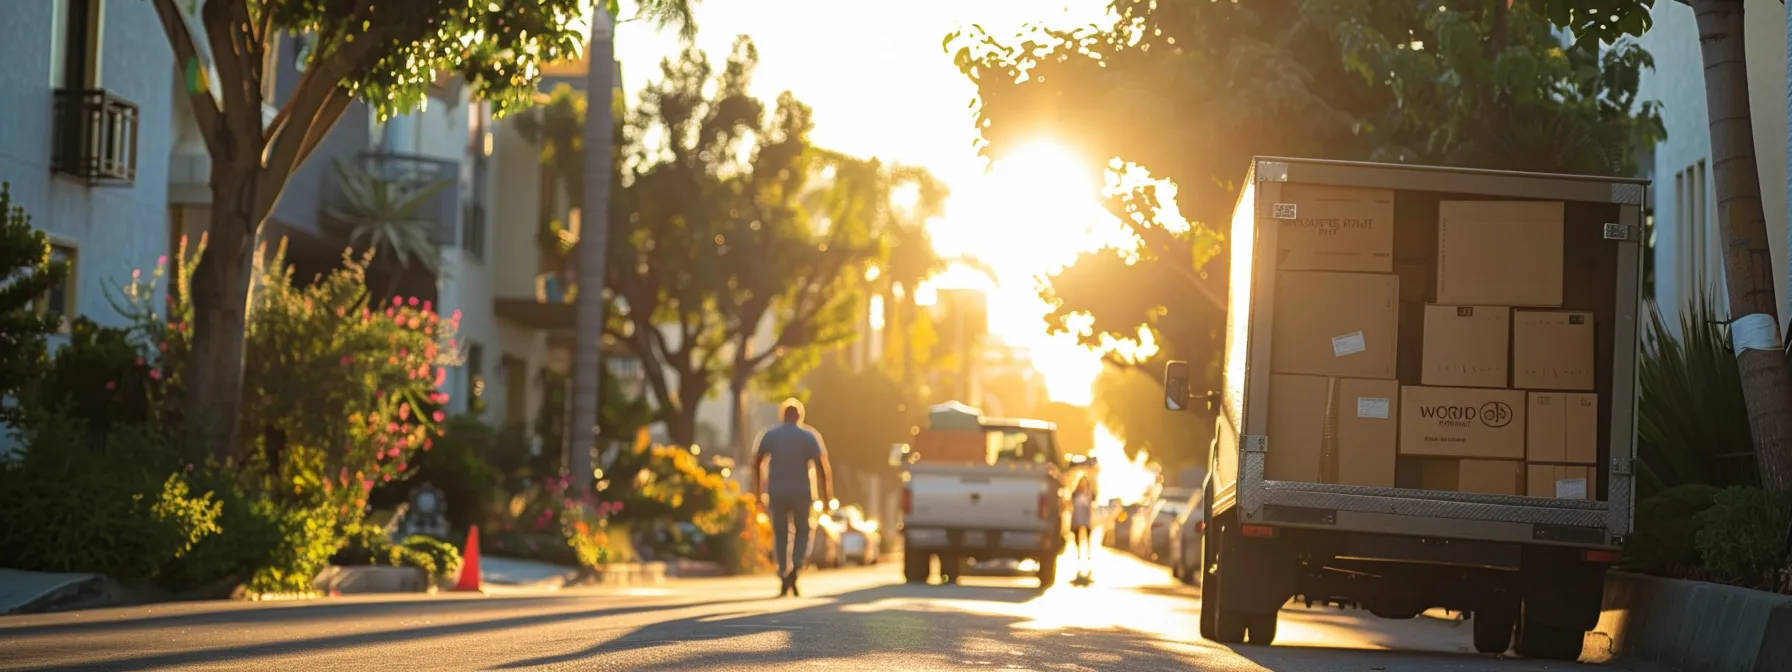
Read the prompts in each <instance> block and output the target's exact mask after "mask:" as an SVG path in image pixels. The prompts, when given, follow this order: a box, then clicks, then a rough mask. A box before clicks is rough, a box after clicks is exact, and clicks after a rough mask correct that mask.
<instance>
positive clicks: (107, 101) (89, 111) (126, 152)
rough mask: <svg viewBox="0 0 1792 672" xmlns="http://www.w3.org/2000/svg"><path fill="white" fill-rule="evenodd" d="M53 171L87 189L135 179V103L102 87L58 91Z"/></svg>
mask: <svg viewBox="0 0 1792 672" xmlns="http://www.w3.org/2000/svg"><path fill="white" fill-rule="evenodd" d="M55 101H56V103H55V105H56V109H55V128H54V131H53V133H54V134H55V138H54V141H53V142H52V143H51V144H52V147H53V149H52V150H51V156H50V166H51V168H52V169H53V170H55V171H56V172H59V173H63V174H66V175H71V176H73V177H77V178H80V179H82V180H85V181H86V182H87V183H88V184H90V185H99V184H116V185H129V184H133V183H135V182H136V180H137V117H138V115H137V104H136V103H133V102H130V101H128V100H125V99H123V98H120V97H118V96H116V95H114V94H112V93H111V92H109V91H106V90H104V89H59V90H57V91H56V97H55Z"/></svg>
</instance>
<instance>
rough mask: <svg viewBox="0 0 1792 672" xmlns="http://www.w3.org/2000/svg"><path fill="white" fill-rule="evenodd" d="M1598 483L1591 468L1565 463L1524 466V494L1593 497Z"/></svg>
mask: <svg viewBox="0 0 1792 672" xmlns="http://www.w3.org/2000/svg"><path fill="white" fill-rule="evenodd" d="M1598 485H1599V480H1598V476H1597V475H1596V474H1594V473H1593V468H1592V467H1589V466H1581V465H1567V464H1532V465H1528V466H1527V467H1526V468H1525V489H1524V494H1526V495H1528V496H1531V497H1553V498H1556V499H1593V489H1594V488H1595V487H1597V486H1598Z"/></svg>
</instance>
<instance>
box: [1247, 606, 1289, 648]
mask: <svg viewBox="0 0 1792 672" xmlns="http://www.w3.org/2000/svg"><path fill="white" fill-rule="evenodd" d="M1280 615H1281V613H1280V612H1275V611H1272V612H1269V613H1267V614H1248V615H1246V616H1245V618H1244V622H1245V629H1246V630H1247V631H1248V632H1249V634H1250V637H1249V638H1248V640H1247V641H1248V642H1249V643H1251V644H1257V645H1260V646H1269V645H1271V644H1274V643H1275V642H1276V621H1277V620H1278V617H1279V616H1280Z"/></svg>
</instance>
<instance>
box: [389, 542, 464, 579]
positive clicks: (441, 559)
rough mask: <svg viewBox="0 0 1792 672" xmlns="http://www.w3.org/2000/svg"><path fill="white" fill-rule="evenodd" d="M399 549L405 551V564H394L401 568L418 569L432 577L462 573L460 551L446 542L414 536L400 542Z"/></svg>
mask: <svg viewBox="0 0 1792 672" xmlns="http://www.w3.org/2000/svg"><path fill="white" fill-rule="evenodd" d="M398 548H399V549H401V550H402V551H404V562H403V563H393V564H397V565H399V566H401V567H402V566H411V567H418V568H421V569H422V570H423V571H424V572H427V573H429V574H430V575H432V576H445V575H450V574H454V573H455V572H459V571H460V562H461V558H460V549H458V548H455V547H454V544H450V543H448V542H446V541H442V540H440V539H436V538H434V537H429V536H424V535H421V534H413V535H411V536H408V537H405V538H404V541H402V542H399V544H398Z"/></svg>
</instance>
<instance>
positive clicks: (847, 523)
mask: <svg viewBox="0 0 1792 672" xmlns="http://www.w3.org/2000/svg"><path fill="white" fill-rule="evenodd" d="M838 518H839V519H840V521H841V522H842V530H841V533H840V560H841V562H852V563H858V564H860V565H875V564H877V561H878V556H879V555H880V551H879V549H880V548H882V547H883V535H881V534H879V533H878V531H877V527H878V525H877V521H875V520H868V519H866V518H865V510H864V509H861V508H859V507H856V506H848V507H845V508H842V509H840V515H839V516H838Z"/></svg>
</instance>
